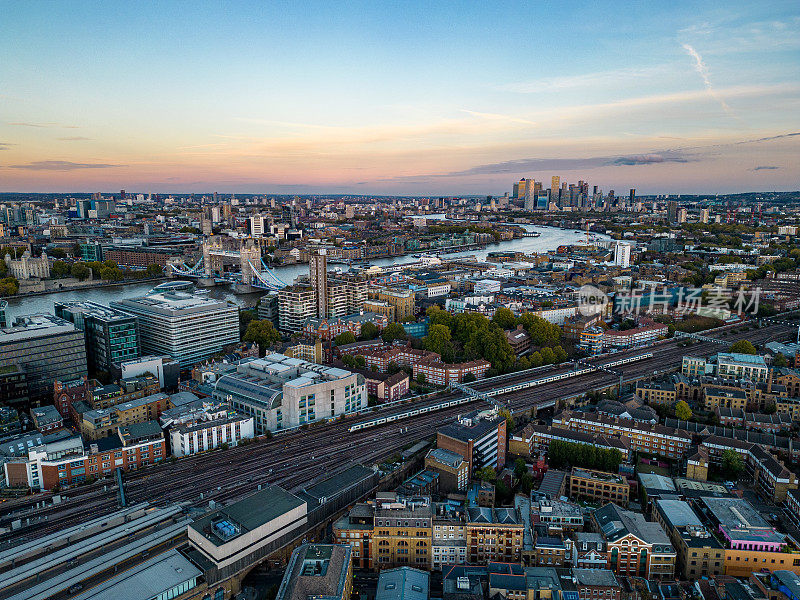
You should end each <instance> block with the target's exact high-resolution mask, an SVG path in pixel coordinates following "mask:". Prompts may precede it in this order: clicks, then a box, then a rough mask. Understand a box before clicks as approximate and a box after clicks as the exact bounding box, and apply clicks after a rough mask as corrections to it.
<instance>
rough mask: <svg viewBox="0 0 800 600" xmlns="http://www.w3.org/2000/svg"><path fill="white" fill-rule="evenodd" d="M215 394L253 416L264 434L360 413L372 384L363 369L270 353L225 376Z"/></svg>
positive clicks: (241, 365)
mask: <svg viewBox="0 0 800 600" xmlns="http://www.w3.org/2000/svg"><path fill="white" fill-rule="evenodd" d="M214 398H216V399H217V400H219V401H222V402H227V403H229V404H230V405H231V406H232V407H233V408H234V409H236V410H237V411H239V412H241V413H244V414H246V415H251V416H253V417H254V418H255V428H256V432H257V433H258V434H262V433H264V432H265V431H276V430H279V429H287V428H293V427H299V426H300V425H305V424H307V423H313V422H314V421H321V420H325V419H330V418H333V417H338V416H339V415H344V414H349V413H354V412H358V411H360V410H362V409H364V408H366V406H367V385H366V380H365V379H364V376H363V375H360V374H357V373H351V372H350V371H345V370H344V369H337V368H333V367H328V366H325V365H318V364H315V363H311V362H307V361H305V360H301V359H299V358H291V357H288V356H284V355H283V354H269V355H267V356H265V357H264V358H260V359H254V360H249V361H243V362H242V363H241V364H239V366H237V368H236V371H235V372H232V373H226V374H225V375H223V376H222V377H220V378H219V380H218V381H217V383H216V386H215V390H214Z"/></svg>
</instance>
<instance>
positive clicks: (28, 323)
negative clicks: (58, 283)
mask: <svg viewBox="0 0 800 600" xmlns="http://www.w3.org/2000/svg"><path fill="white" fill-rule="evenodd" d="M75 332H78V329H76V328H75V325H73V324H72V323H70V322H69V321H67V320H66V319H61V318H59V317H56V316H55V315H48V314H45V313H38V314H33V315H23V316H20V317H17V319H16V321H14V324H13V325H12V326H11V327H0V344H7V343H11V342H18V341H21V340H29V339H34V338H39V337H46V336H51V335H58V334H64V333H75ZM81 335H83V334H81Z"/></svg>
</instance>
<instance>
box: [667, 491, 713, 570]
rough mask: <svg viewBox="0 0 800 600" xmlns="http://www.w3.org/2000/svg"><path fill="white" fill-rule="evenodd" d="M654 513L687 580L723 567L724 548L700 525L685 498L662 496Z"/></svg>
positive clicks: (700, 522) (679, 568) (698, 519)
mask: <svg viewBox="0 0 800 600" xmlns="http://www.w3.org/2000/svg"><path fill="white" fill-rule="evenodd" d="M655 507H656V509H655V511H654V516H655V518H656V520H657V521H658V522H659V523H661V525H662V526H663V527H664V529H665V530H666V532H667V534H668V535H669V537H670V539H671V540H672V545H673V546H674V547H675V549H676V550H677V565H678V574H679V575H680V577H681V579H688V580H691V581H694V580H697V579H700V578H701V577H712V578H713V577H717V576H719V575H723V574H724V571H725V548H724V546H722V544H720V543H719V541H718V540H717V539H716V538H715V537H714V536H713V535H711V533H710V532H709V531H708V529H706V527H705V526H704V525H703V523H702V521H700V518H699V517H698V516H697V514H696V513H695V512H694V510H693V509H692V507H691V505H689V503H688V502H685V501H683V500H674V499H662V500H656V502H655Z"/></svg>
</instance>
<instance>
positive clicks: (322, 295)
mask: <svg viewBox="0 0 800 600" xmlns="http://www.w3.org/2000/svg"><path fill="white" fill-rule="evenodd" d="M308 280H309V283H310V284H311V288H312V289H313V290H314V299H315V302H316V310H317V314H316V316H317V317H320V318H322V319H324V318H326V317H327V316H328V251H327V250H326V249H324V248H323V249H322V250H319V251H318V252H317V253H316V254H312V255H311V257H310V258H309V260H308Z"/></svg>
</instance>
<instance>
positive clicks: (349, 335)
mask: <svg viewBox="0 0 800 600" xmlns="http://www.w3.org/2000/svg"><path fill="white" fill-rule="evenodd" d="M333 341H334V343H335V344H336V345H337V346H346V345H347V344H355V343H356V341H357V340H356V336H355V335H353V332H352V331H345V332H343V333H340V334H339V335H337V336H336V337H335V338H333Z"/></svg>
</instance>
